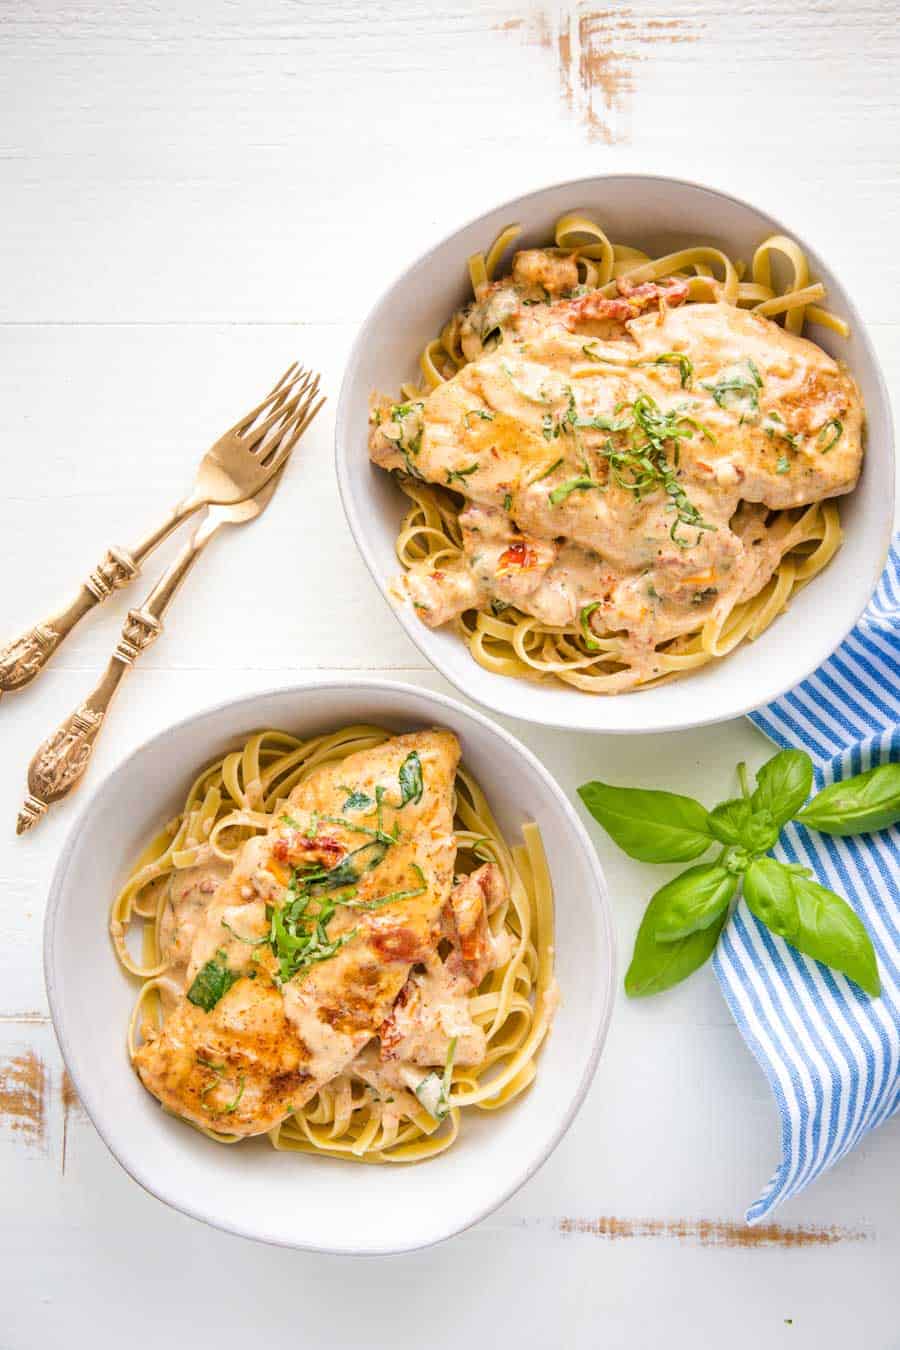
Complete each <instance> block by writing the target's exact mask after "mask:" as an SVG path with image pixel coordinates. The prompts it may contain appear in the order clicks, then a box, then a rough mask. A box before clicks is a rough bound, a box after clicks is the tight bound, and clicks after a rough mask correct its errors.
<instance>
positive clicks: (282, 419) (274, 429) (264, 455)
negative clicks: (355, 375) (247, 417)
mask: <svg viewBox="0 0 900 1350" xmlns="http://www.w3.org/2000/svg"><path fill="white" fill-rule="evenodd" d="M318 389H319V376H318V375H316V376H315V377H313V376H312V374H311V373H310V375H308V376H307V378H306V379H305V380H304V381H303V384H302V385H301V386H300V388H299V389H298V390H297V391H296V393H295V394H294V397H293V398H292V399H291V400H290V402H289V403H288V404H284V405H282V406H281V407H280V408H279V409H278V410H277V412H276V413H275V414H274V415H273V416H272V417H270V418H269V419H268V420H267V423H266V431H265V435H259V436H257V435H256V432H257V428H254V432H253V436H254V439H253V441H252V442H251V443H250V447H249V448H250V449H251V450H252V452H253V453H254V454H255V455H256V457H257V459H258V460H259V461H260V463H261V464H265V463H266V462H267V461H268V460H269V459H270V458H271V455H272V452H273V451H274V450H275V449H276V448H277V447H278V445H279V443H280V442H281V440H282V439H283V437H284V436H285V435H286V434H287V433H288V431H289V430H290V428H291V427H292V426H293V425H294V423H295V421H296V420H297V418H300V417H303V415H304V413H305V412H306V409H307V408H308V407H309V405H310V402H311V400H312V399H314V398H315V396H316V394H317V393H318ZM259 430H260V431H262V428H259Z"/></svg>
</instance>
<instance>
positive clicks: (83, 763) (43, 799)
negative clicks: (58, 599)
mask: <svg viewBox="0 0 900 1350" xmlns="http://www.w3.org/2000/svg"><path fill="white" fill-rule="evenodd" d="M218 528H219V523H215V522H210V521H209V518H207V520H206V521H204V522H203V524H202V525H201V526H200V528H199V529H198V530H197V531H196V532H195V534H194V536H193V538H192V539H191V540H190V542H189V543H188V544H187V545H185V547H184V549H182V551H181V553H180V554H179V555H178V557H177V558H176V559H175V561H174V562H173V563H172V565H171V567H169V568H168V569H167V571H165V572H164V573H163V575H162V576H161V577H160V579H159V581H158V582H157V583H156V585H155V586H154V587H153V590H152V591H151V592H150V594H149V595H148V597H147V599H146V601H145V603H144V604H143V605H142V606H141V608H140V609H132V610H129V612H128V618H127V619H126V620H125V623H124V625H123V627H122V635H121V637H120V638H119V641H118V643H117V645H116V649H115V651H114V652H113V654H112V656H111V657H110V660H109V664H108V665H107V667H106V670H105V672H104V674H103V676H102V678H101V680H100V682H99V683H98V684H97V685H96V686H95V688H94V689H93V690H92V692H91V693H90V694H89V695H88V696H87V698H86V699H85V700H84V702H83V703H81V704H80V705H79V707H78V708H77V709H76V710H75V712H73V713H72V714H71V716H69V717H67V718H66V720H65V721H64V722H63V723H62V724H61V725H60V726H59V727H58V728H57V730H56V731H55V732H54V733H53V734H52V735H51V736H48V738H47V739H46V740H45V741H44V742H43V743H42V744H41V745H40V746H39V748H38V750H37V752H36V754H35V755H34V757H33V759H32V761H31V764H30V765H29V768H28V796H27V797H26V798H25V802H24V805H23V806H22V809H21V811H20V812H19V817H18V820H17V821H16V833H17V834H24V833H25V831H26V830H30V829H31V828H32V827H33V826H34V825H36V824H37V822H38V821H39V820H40V819H41V817H42V816H43V815H44V813H45V812H46V810H47V808H48V806H50V804H51V803H52V802H57V801H59V800H60V799H61V798H63V797H66V796H68V794H69V793H70V792H71V791H72V789H73V788H74V787H75V786H76V784H77V783H79V782H80V781H81V778H82V777H83V776H84V774H85V772H86V770H87V767H88V764H89V763H90V760H91V755H92V753H93V750H94V743H95V742H96V740H97V737H98V735H99V734H100V731H101V729H102V727H103V723H104V722H105V721H106V716H107V713H108V712H109V707H110V704H111V703H112V701H113V698H114V697H115V694H116V691H117V689H118V688H119V685H120V683H121V681H122V677H123V676H124V675H125V673H126V672H127V671H128V669H129V668H130V667H131V666H132V665H134V663H135V661H136V660H137V658H138V657H139V656H140V654H141V652H142V651H144V649H145V648H146V647H149V646H150V644H151V643H152V642H155V641H156V639H157V638H158V637H159V635H160V633H161V632H162V629H163V624H162V616H163V614H164V613H165V611H166V610H167V609H168V607H169V605H170V604H171V602H172V600H173V598H174V596H175V592H176V591H177V590H178V588H179V586H180V585H181V583H182V581H184V578H185V577H186V576H187V574H188V572H189V571H190V569H191V568H192V567H193V565H194V563H195V562H196V561H197V558H198V557H199V556H200V554H201V552H202V551H203V549H204V548H205V547H206V545H207V544H208V543H209V541H210V539H211V538H212V536H213V535H214V534H215V532H216V530H217V529H218Z"/></svg>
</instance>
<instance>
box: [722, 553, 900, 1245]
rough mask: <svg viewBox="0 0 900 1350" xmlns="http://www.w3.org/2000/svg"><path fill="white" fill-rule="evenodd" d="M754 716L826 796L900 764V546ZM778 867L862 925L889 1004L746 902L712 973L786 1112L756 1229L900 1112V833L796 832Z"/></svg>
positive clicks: (785, 838)
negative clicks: (852, 621) (810, 660)
mask: <svg viewBox="0 0 900 1350" xmlns="http://www.w3.org/2000/svg"><path fill="white" fill-rule="evenodd" d="M751 717H752V720H753V721H754V722H755V723H756V725H757V726H758V727H759V728H760V729H761V730H762V731H764V732H765V734H766V735H767V736H769V737H770V738H771V739H772V740H773V741H775V743H776V744H777V745H779V746H795V747H798V748H800V749H803V750H806V751H808V753H809V754H810V755H811V756H812V760H813V764H814V766H815V790H816V791H818V790H819V789H820V788H823V787H825V786H826V785H827V784H829V783H833V782H835V781H840V780H841V779H844V778H850V777H852V776H853V775H854V774H857V773H861V772H862V771H863V770H864V769H868V768H871V767H872V766H873V765H875V764H882V763H885V762H887V761H889V760H900V534H897V535H896V536H895V537H894V542H893V546H892V548H891V552H890V555H889V557H888V562H887V566H886V568H885V571H884V575H883V576H882V578H881V581H880V582H879V584H878V589H877V591H876V592H875V595H874V598H873V599H872V602H871V604H870V605H869V608H868V609H867V610H866V612H865V614H864V616H863V618H862V619H861V620H860V622H859V623H858V624H857V626H856V628H854V630H853V632H852V633H851V634H850V636H849V637H848V638H847V640H846V641H845V642H844V643H843V645H842V646H841V647H840V648H839V649H838V650H837V652H835V654H834V656H832V657H831V658H830V659H829V660H828V661H826V662H825V664H824V665H823V666H822V667H821V668H820V669H819V670H818V671H816V673H815V675H812V676H810V678H809V679H808V680H805V681H804V682H803V684H801V685H798V687H797V688H796V689H794V690H792V691H791V693H789V694H785V695H784V697H783V698H780V699H778V700H777V701H776V702H775V703H772V704H770V705H769V706H768V707H766V708H762V709H761V710H760V711H759V712H756V713H753V714H752V715H751ZM775 856H776V857H778V858H781V859H782V860H783V861H785V862H800V863H803V864H804V865H806V866H809V867H811V868H812V870H813V873H814V875H815V877H816V879H817V880H818V881H820V882H821V883H822V884H823V885H825V886H828V887H830V888H831V889H832V890H834V891H837V892H838V894H839V895H843V896H844V897H845V899H847V900H848V901H849V902H850V903H851V904H852V905H853V907H854V908H855V909H856V911H857V912H858V913H859V914H860V915H861V917H862V918H863V919H864V921H865V924H866V927H867V928H868V930H869V933H870V934H871V937H872V941H873V942H874V944H875V950H876V952H877V955H878V965H879V969H880V972H881V983H882V995H881V997H880V998H878V999H870V998H868V997H867V995H865V994H864V993H862V991H861V990H859V989H858V988H857V986H856V985H854V984H851V983H850V981H849V980H847V979H846V978H845V977H844V976H843V975H838V974H835V973H834V972H832V971H831V970H829V969H827V968H826V967H825V966H822V965H819V964H818V962H816V961H813V960H811V959H810V958H809V957H806V956H801V954H800V953H799V952H798V951H795V950H794V948H793V947H790V946H788V944H787V943H786V942H785V941H784V940H783V939H782V938H779V937H775V936H774V935H773V934H772V933H770V932H769V930H768V929H767V928H765V927H764V926H763V925H762V924H761V923H759V922H757V920H756V919H754V917H753V915H752V914H751V913H750V911H749V909H748V908H747V906H746V904H745V903H744V901H741V903H740V904H739V905H738V906H737V908H736V910H735V912H734V914H733V916H732V918H731V920H730V921H729V923H728V925H727V926H726V928H725V930H724V932H723V934H722V938H721V940H720V942H719V945H718V948H717V950H716V954H715V957H714V960H713V965H714V969H715V972H716V976H717V978H718V980H719V984H720V985H721V988H722V992H723V993H724V995H725V998H726V999H727V1001H728V1006H729V1007H730V1009H731V1011H732V1014H733V1015H734V1019H735V1021H736V1022H737V1024H738V1027H739V1028H740V1031H741V1034H742V1035H743V1037H744V1039H745V1041H746V1042H747V1044H748V1045H749V1047H750V1049H751V1050H752V1051H753V1053H754V1055H755V1056H756V1058H757V1059H758V1061H759V1063H760V1064H761V1066H762V1068H763V1070H764V1072H765V1074H766V1077H767V1078H768V1080H769V1084H770V1085H771V1088H772V1091H773V1092H774V1094H775V1100H776V1101H777V1103H778V1109H779V1112H780V1114H781V1162H780V1164H779V1166H778V1168H777V1170H776V1172H775V1174H774V1176H773V1177H772V1179H771V1180H770V1182H769V1184H768V1185H767V1186H766V1188H765V1190H764V1191H763V1193H762V1195H761V1196H760V1198H759V1199H758V1200H757V1201H756V1203H755V1204H753V1205H751V1207H750V1209H749V1210H748V1211H747V1222H748V1223H757V1222H759V1221H760V1220H761V1219H765V1218H766V1217H767V1216H768V1215H769V1214H771V1213H772V1211H773V1210H774V1209H775V1207H776V1206H777V1205H780V1204H781V1202H782V1200H786V1199H787V1198H788V1196H790V1195H796V1194H797V1192H798V1191H801V1190H802V1189H803V1188H804V1186H807V1185H809V1183H810V1182H811V1181H812V1180H814V1178H815V1177H817V1176H818V1175H819V1174H820V1173H821V1172H824V1171H825V1169H826V1168H828V1167H831V1166H832V1165H833V1164H834V1163H836V1162H837V1161H838V1159H839V1158H842V1157H843V1156H844V1154H845V1153H848V1152H849V1151H850V1149H851V1148H853V1146H854V1144H856V1143H857V1142H858V1141H859V1140H860V1139H861V1138H862V1137H863V1136H864V1135H865V1134H867V1133H868V1131H869V1130H872V1129H874V1128H875V1126H876V1125H880V1124H881V1122H882V1121H884V1120H887V1119H888V1117H889V1116H891V1115H893V1113H894V1112H895V1111H896V1110H897V1108H898V1106H900V827H897V826H894V827H893V828H892V829H890V830H882V831H881V832H879V833H878V834H871V835H865V836H861V837H857V838H852V839H840V838H835V837H832V836H829V835H824V834H816V833H815V832H813V831H811V830H806V829H804V828H803V827H802V826H799V825H789V826H787V828H786V829H785V830H784V831H783V833H782V837H781V841H780V843H779V845H778V847H777V848H776V849H775Z"/></svg>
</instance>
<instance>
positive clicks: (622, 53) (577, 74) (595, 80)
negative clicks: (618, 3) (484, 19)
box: [496, 0, 697, 145]
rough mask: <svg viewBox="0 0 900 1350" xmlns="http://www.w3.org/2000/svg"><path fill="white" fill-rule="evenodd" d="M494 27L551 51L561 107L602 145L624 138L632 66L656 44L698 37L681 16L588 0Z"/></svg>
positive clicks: (632, 87)
mask: <svg viewBox="0 0 900 1350" xmlns="http://www.w3.org/2000/svg"><path fill="white" fill-rule="evenodd" d="M551 16H552V17H551ZM496 30H497V31H499V32H514V31H515V32H522V33H523V34H524V41H525V44H526V46H531V47H540V48H542V49H543V50H545V51H551V50H554V49H555V52H556V64H557V75H558V79H559V88H560V95H561V97H562V101H563V103H564V105H565V106H566V108H568V109H570V110H571V111H572V112H574V113H575V114H576V115H577V116H578V118H579V121H580V122H581V123H582V125H583V126H584V127H585V128H586V130H587V134H588V139H589V140H592V141H603V142H604V143H605V144H607V145H613V144H614V143H615V142H617V141H623V140H625V139H626V138H627V137H626V132H625V130H624V125H623V124H624V121H625V117H626V114H627V112H628V109H629V105H630V96H631V95H632V94H633V93H634V91H635V75H634V68H635V66H636V65H637V64H638V63H639V62H642V61H645V60H647V59H648V56H647V54H648V52H649V51H650V50H651V49H652V48H653V47H654V46H656V45H657V44H659V43H679V42H696V41H697V35H696V34H695V33H694V32H692V31H691V30H690V27H689V25H688V22H687V21H686V20H683V19H649V18H648V19H645V18H641V17H636V16H635V14H634V11H633V10H631V9H590V8H589V7H588V3H587V0H581V3H578V4H575V5H574V6H571V7H570V8H565V9H560V10H556V9H553V10H549V9H541V8H538V9H532V10H529V12H528V13H527V14H526V15H524V16H522V17H516V18H512V19H507V20H506V22H505V23H502V24H498V25H496Z"/></svg>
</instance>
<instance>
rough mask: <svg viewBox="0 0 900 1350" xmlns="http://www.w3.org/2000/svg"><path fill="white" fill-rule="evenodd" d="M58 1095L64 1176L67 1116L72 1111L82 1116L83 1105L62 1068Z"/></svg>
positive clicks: (67, 1139)
mask: <svg viewBox="0 0 900 1350" xmlns="http://www.w3.org/2000/svg"><path fill="white" fill-rule="evenodd" d="M59 1095H60V1097H61V1098H62V1108H63V1136H62V1172H63V1176H65V1174H66V1150H67V1148H68V1143H69V1116H70V1115H72V1114H73V1113H74V1114H76V1115H80V1116H83V1115H84V1113H85V1112H84V1107H83V1106H82V1105H81V1100H80V1098H79V1096H78V1093H77V1092H76V1091H75V1084H74V1083H73V1082H72V1080H71V1078H70V1077H69V1071H68V1069H63V1074H62V1083H61V1086H60V1092H59Z"/></svg>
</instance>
